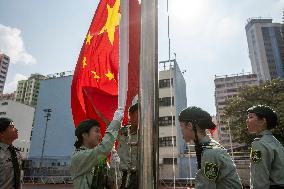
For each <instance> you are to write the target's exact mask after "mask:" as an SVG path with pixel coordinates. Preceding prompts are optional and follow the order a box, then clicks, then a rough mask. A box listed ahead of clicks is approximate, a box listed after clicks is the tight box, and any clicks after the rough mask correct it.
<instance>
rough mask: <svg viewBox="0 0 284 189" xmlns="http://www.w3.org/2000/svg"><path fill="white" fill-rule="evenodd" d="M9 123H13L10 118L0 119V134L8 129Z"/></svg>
mask: <svg viewBox="0 0 284 189" xmlns="http://www.w3.org/2000/svg"><path fill="white" fill-rule="evenodd" d="M11 122H13V120H11V119H10V118H6V117H1V118H0V132H3V131H5V130H6V129H7V128H8V127H9V125H10V124H11Z"/></svg>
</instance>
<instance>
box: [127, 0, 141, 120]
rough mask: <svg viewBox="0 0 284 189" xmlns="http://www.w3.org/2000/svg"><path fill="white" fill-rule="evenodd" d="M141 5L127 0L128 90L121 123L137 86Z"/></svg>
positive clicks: (136, 90)
mask: <svg viewBox="0 0 284 189" xmlns="http://www.w3.org/2000/svg"><path fill="white" fill-rule="evenodd" d="M140 10H141V6H140V4H139V1H138V0H130V1H129V23H128V24H129V64H128V90H127V100H126V108H125V116H124V120H123V124H124V125H125V124H127V122H128V119H127V118H128V116H127V114H128V108H129V106H131V102H132V100H133V98H134V97H135V96H136V95H137V94H138V88H139V62H140V28H141V24H140V23H141V16H140V15H141V11H140Z"/></svg>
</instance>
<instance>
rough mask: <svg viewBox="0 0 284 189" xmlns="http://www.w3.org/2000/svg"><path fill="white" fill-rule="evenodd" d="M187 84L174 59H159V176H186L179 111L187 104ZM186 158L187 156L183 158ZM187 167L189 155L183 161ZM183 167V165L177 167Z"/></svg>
mask: <svg viewBox="0 0 284 189" xmlns="http://www.w3.org/2000/svg"><path fill="white" fill-rule="evenodd" d="M186 106H187V98H186V84H185V80H184V77H183V74H182V72H181V71H180V69H179V66H178V64H177V63H176V61H175V60H172V61H171V62H169V61H161V62H160V69H159V171H160V172H159V174H160V178H161V179H173V178H174V177H175V178H180V177H187V176H185V175H186V173H184V172H187V171H186V169H185V167H186V166H185V167H184V166H182V164H183V157H184V158H186V157H185V156H183V157H181V154H182V155H184V154H185V151H186V150H187V149H186V148H187V146H186V145H185V142H184V140H183V137H182V134H181V129H180V125H179V124H178V114H179V113H180V112H181V110H183V109H184V108H186ZM186 159H187V158H186ZM186 164H187V167H188V159H187V161H186ZM180 167H183V169H179V168H180Z"/></svg>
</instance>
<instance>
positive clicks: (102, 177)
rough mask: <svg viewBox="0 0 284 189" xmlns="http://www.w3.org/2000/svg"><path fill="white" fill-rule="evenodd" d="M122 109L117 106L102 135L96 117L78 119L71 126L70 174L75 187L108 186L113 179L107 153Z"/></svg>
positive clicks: (112, 183) (93, 187) (105, 188)
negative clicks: (72, 140) (72, 141)
mask: <svg viewBox="0 0 284 189" xmlns="http://www.w3.org/2000/svg"><path fill="white" fill-rule="evenodd" d="M123 115H124V109H123V108H118V110H116V112H115V113H114V118H113V121H112V122H111V123H110V124H109V125H108V127H107V129H106V132H105V135H104V138H103V139H102V136H101V133H100V128H99V126H100V125H99V123H98V122H97V121H96V120H92V119H89V120H85V121H82V122H81V123H80V124H79V125H78V127H77V128H76V130H75V135H76V137H77V141H76V142H75V144H74V146H75V147H76V150H75V152H74V154H73V155H72V157H71V168H70V170H71V175H72V178H73V183H74V187H75V189H109V188H113V186H114V184H115V183H114V179H113V178H111V176H110V175H109V167H108V165H107V156H108V155H109V154H110V151H111V150H112V148H113V145H114V141H115V140H116V139H117V135H118V130H119V129H120V127H121V120H122V118H123Z"/></svg>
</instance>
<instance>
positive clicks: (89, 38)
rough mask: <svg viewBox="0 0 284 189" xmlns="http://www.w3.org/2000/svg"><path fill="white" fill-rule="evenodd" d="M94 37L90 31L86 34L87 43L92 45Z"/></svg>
mask: <svg viewBox="0 0 284 189" xmlns="http://www.w3.org/2000/svg"><path fill="white" fill-rule="evenodd" d="M92 38H93V36H92V35H91V33H90V32H89V33H88V35H87V36H86V45H90V44H91V39H92Z"/></svg>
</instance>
